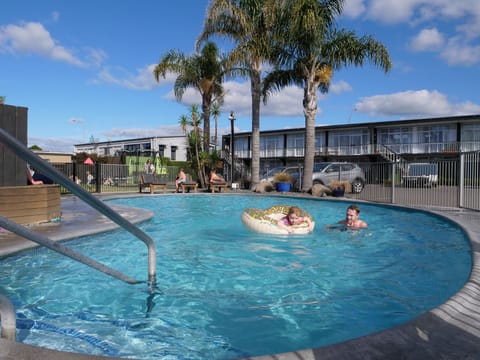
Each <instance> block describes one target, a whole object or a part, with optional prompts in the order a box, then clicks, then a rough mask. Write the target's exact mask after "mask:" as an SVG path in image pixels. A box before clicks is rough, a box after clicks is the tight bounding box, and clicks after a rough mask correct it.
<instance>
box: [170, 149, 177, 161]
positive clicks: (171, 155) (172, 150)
mask: <svg viewBox="0 0 480 360" xmlns="http://www.w3.org/2000/svg"><path fill="white" fill-rule="evenodd" d="M170 153H171V154H170V157H171V159H172V160H177V147H176V146H172V147H171V150H170Z"/></svg>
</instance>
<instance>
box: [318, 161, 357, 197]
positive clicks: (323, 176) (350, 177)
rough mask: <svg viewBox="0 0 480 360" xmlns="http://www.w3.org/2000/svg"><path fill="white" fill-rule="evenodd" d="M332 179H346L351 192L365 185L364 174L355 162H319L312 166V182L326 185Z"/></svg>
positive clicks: (355, 191)
mask: <svg viewBox="0 0 480 360" xmlns="http://www.w3.org/2000/svg"><path fill="white" fill-rule="evenodd" d="M333 180H339V181H348V182H349V183H350V184H352V192H353V193H360V192H362V190H363V187H364V186H365V175H364V174H363V171H362V169H361V168H360V167H359V166H358V165H357V164H353V163H348V162H321V163H317V164H315V165H314V166H313V177H312V181H313V184H322V185H325V186H328V185H329V184H330V183H331V182H332V181H333Z"/></svg>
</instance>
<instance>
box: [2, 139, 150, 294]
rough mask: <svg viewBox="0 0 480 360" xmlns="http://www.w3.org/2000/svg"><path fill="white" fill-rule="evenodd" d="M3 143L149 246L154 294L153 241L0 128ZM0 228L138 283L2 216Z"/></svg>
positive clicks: (127, 280)
mask: <svg viewBox="0 0 480 360" xmlns="http://www.w3.org/2000/svg"><path fill="white" fill-rule="evenodd" d="M0 143H2V144H4V145H6V146H7V147H8V148H9V149H10V150H11V151H13V152H14V153H15V154H16V155H17V156H19V157H20V158H22V159H24V160H25V161H27V162H28V163H29V164H30V165H32V166H33V167H34V168H35V169H36V170H39V171H40V172H42V173H43V174H44V175H47V176H48V177H50V178H51V179H52V180H53V181H55V182H56V183H57V184H60V185H61V186H63V187H65V188H66V189H67V190H69V191H70V192H72V193H73V194H74V195H76V196H77V197H78V198H80V199H81V200H83V201H84V202H85V203H87V204H88V205H90V206H91V207H93V208H94V209H95V210H97V211H99V212H100V213H102V214H103V215H105V216H106V217H108V218H109V219H110V220H112V221H113V222H115V223H116V224H118V225H119V226H120V227H122V228H124V229H125V230H127V231H128V232H130V233H131V234H133V235H134V236H136V237H137V238H138V239H139V240H141V241H143V242H144V243H145V244H146V245H147V247H148V284H149V287H150V289H151V290H152V291H153V289H154V288H155V286H156V254H155V245H154V242H153V239H152V238H151V237H150V236H148V235H147V234H146V233H144V232H143V231H142V230H140V229H139V228H138V227H137V226H136V225H134V224H132V223H131V222H129V221H128V220H126V219H124V218H123V217H122V216H121V215H120V214H118V213H117V212H116V211H114V210H113V209H112V208H111V207H110V206H108V205H106V204H105V203H104V202H103V201H101V200H99V199H98V198H96V197H94V196H93V195H91V194H90V193H89V192H88V191H86V190H85V189H84V188H82V187H80V186H78V184H76V183H75V181H74V178H69V177H68V176H66V175H65V174H63V173H62V172H61V171H60V170H58V169H57V168H55V167H53V166H52V165H50V164H49V163H48V162H46V161H45V160H43V159H42V158H40V157H39V156H38V155H37V154H35V153H33V152H32V151H30V150H29V149H28V148H27V147H26V146H25V145H24V144H22V143H21V142H19V141H18V140H17V139H15V138H14V137H13V136H11V135H10V134H9V133H8V132H6V131H5V130H4V129H0ZM32 186H34V185H32ZM0 226H2V227H4V228H5V229H7V230H9V231H12V232H14V233H17V234H19V235H20V236H22V237H24V238H26V239H29V240H31V241H34V242H36V243H38V244H40V245H42V246H45V247H48V248H49V249H52V250H55V251H57V252H59V253H62V254H64V255H66V256H69V257H70V258H72V259H75V260H77V261H79V262H82V263H84V264H86V265H88V266H90V267H92V268H95V269H97V270H99V271H102V272H104V273H106V274H108V275H111V276H113V277H116V278H118V279H120V280H122V281H125V282H127V283H138V282H139V281H137V280H135V279H131V278H129V277H128V276H125V275H123V274H121V273H119V272H117V271H115V270H113V269H110V268H109V267H107V266H104V265H102V264H100V263H98V262H96V261H95V260H93V259H89V258H88V257H86V256H83V255H82V254H79V253H77V252H74V251H73V250H70V249H68V248H66V247H65V246H63V245H61V244H59V243H58V242H53V241H51V240H50V239H48V238H46V237H44V236H42V235H40V234H37V233H36V232H34V231H32V230H29V229H27V228H26V227H24V226H20V225H18V224H16V223H14V222H13V221H10V220H9V219H7V218H4V217H2V216H0Z"/></svg>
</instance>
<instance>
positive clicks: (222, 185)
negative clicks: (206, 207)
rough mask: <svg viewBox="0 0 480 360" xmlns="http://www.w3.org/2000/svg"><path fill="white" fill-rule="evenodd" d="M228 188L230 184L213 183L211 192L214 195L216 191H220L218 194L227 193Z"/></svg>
mask: <svg viewBox="0 0 480 360" xmlns="http://www.w3.org/2000/svg"><path fill="white" fill-rule="evenodd" d="M227 186H228V184H227V183H226V182H211V183H210V191H211V192H212V193H214V192H215V189H218V192H222V189H223V192H227Z"/></svg>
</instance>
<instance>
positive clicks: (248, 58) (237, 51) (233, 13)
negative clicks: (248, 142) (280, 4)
mask: <svg viewBox="0 0 480 360" xmlns="http://www.w3.org/2000/svg"><path fill="white" fill-rule="evenodd" d="M277 1H278V0H243V1H233V0H212V1H211V3H210V4H209V8H208V10H207V15H206V19H205V23H204V29H203V31H202V33H201V34H200V36H199V37H198V39H197V48H198V46H199V45H200V44H201V43H202V42H203V41H205V40H207V39H209V38H210V37H211V36H214V35H218V36H225V37H227V38H230V39H232V40H233V41H234V42H235V43H236V47H235V48H234V49H233V50H232V51H231V52H230V54H229V59H230V62H231V63H232V64H237V65H239V67H238V68H237V69H234V70H232V72H231V75H240V76H248V77H250V84H251V91H252V164H251V172H252V184H253V186H252V188H254V186H255V184H257V183H258V182H260V100H261V90H262V79H261V74H262V64H263V62H264V61H265V59H267V58H268V54H269V51H270V48H269V45H270V29H271V27H272V24H273V23H274V21H273V18H272V15H274V14H276V12H274V11H272V8H273V7H274V6H276V3H277ZM232 165H233V164H232Z"/></svg>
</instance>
